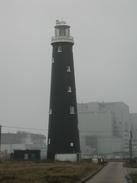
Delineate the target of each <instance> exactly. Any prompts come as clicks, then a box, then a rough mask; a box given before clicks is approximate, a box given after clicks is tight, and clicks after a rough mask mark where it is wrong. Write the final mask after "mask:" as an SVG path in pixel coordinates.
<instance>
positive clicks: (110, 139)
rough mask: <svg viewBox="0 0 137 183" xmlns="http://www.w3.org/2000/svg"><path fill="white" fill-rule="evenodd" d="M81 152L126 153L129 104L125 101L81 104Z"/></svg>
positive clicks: (79, 114)
mask: <svg viewBox="0 0 137 183" xmlns="http://www.w3.org/2000/svg"><path fill="white" fill-rule="evenodd" d="M78 117H79V131H80V145H81V152H82V154H86V153H88V154H90V155H94V154H102V155H107V154H111V155H117V154H119V155H120V156H127V155H128V152H129V145H128V141H129V117H130V115H129V107H128V106H127V105H126V104H124V103H123V102H111V103H105V102H102V103H99V102H90V103H84V104H78Z"/></svg>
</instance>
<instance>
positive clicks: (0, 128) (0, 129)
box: [0, 125, 2, 160]
mask: <svg viewBox="0 0 137 183" xmlns="http://www.w3.org/2000/svg"><path fill="white" fill-rule="evenodd" d="M1 131H2V126H1V125H0V160H1Z"/></svg>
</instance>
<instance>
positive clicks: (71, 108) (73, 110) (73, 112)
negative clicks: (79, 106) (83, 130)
mask: <svg viewBox="0 0 137 183" xmlns="http://www.w3.org/2000/svg"><path fill="white" fill-rule="evenodd" d="M70 114H75V109H74V106H70Z"/></svg>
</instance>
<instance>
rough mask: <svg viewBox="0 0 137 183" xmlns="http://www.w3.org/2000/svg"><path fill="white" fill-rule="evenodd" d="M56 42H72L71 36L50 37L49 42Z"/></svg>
mask: <svg viewBox="0 0 137 183" xmlns="http://www.w3.org/2000/svg"><path fill="white" fill-rule="evenodd" d="M57 42H69V43H74V39H73V37H71V36H69V37H67V36H58V37H52V38H51V43H57Z"/></svg>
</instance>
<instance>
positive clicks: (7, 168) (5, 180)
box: [0, 162, 98, 183]
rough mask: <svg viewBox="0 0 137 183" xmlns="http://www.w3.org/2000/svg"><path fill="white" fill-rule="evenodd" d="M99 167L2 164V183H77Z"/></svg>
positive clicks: (85, 165)
mask: <svg viewBox="0 0 137 183" xmlns="http://www.w3.org/2000/svg"><path fill="white" fill-rule="evenodd" d="M97 168H98V165H96V164H93V163H88V162H81V163H33V162H4V163H0V183H32V182H33V183H75V182H79V181H80V179H82V178H83V177H85V176H87V175H88V174H91V173H92V172H93V171H95V170H96V169H97Z"/></svg>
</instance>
